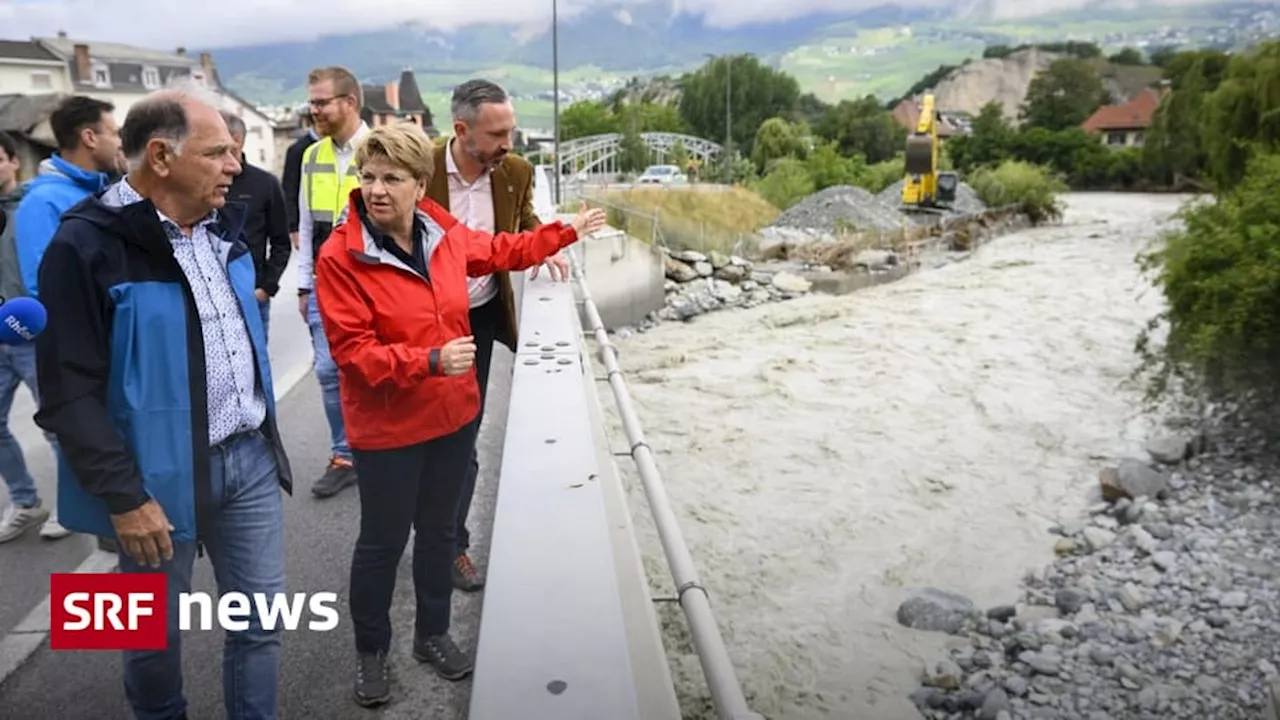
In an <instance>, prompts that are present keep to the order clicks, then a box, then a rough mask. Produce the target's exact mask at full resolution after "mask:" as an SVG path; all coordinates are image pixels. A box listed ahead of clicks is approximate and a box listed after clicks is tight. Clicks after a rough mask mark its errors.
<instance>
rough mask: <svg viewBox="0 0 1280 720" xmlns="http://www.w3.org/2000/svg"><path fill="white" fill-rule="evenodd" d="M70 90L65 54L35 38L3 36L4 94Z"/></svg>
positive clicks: (0, 78) (0, 70) (0, 72)
mask: <svg viewBox="0 0 1280 720" xmlns="http://www.w3.org/2000/svg"><path fill="white" fill-rule="evenodd" d="M70 90H71V84H70V79H69V78H68V77H67V65H66V63H65V62H63V61H62V58H60V57H58V56H57V55H54V54H53V53H52V52H50V51H49V50H48V49H46V48H45V47H44V46H42V45H40V43H37V42H35V41H34V40H0V95H14V94H28V93H30V94H40V93H61V92H69V91H70Z"/></svg>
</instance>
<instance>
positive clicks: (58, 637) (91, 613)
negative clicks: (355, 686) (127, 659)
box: [49, 572, 338, 650]
mask: <svg viewBox="0 0 1280 720" xmlns="http://www.w3.org/2000/svg"><path fill="white" fill-rule="evenodd" d="M337 602H338V594H337V593H331V592H318V593H310V594H308V593H293V595H292V597H290V596H288V595H286V594H285V593H275V594H274V595H272V596H268V595H267V594H266V593H254V594H253V595H252V597H251V596H249V595H246V594H245V593H240V592H229V593H225V594H223V595H222V596H221V597H219V598H217V600H216V601H215V600H214V598H212V597H210V595H209V593H204V592H184V593H180V594H179V595H178V603H177V609H178V623H177V626H178V630H180V631H186V630H192V629H198V630H213V629H222V630H229V631H232V632H238V631H244V630H247V629H248V628H249V620H250V619H251V618H252V617H254V616H255V615H256V616H257V618H258V619H259V620H260V622H261V624H262V627H263V628H265V629H267V630H273V629H275V628H276V627H277V626H281V627H282V629H284V630H297V629H298V628H299V627H306V628H307V629H308V630H313V631H316V632H327V631H329V630H333V629H334V628H336V627H337V626H338V611H337V610H336V609H335V608H334V607H332V606H333V605H335V604H337ZM304 609H305V610H306V611H308V612H309V614H310V615H311V616H312V619H311V620H309V621H308V622H307V623H306V624H305V626H304V625H303V623H302V615H303V612H304ZM193 616H194V617H195V619H194V620H193ZM168 628H169V585H168V581H167V578H166V577H165V575H164V574H163V573H155V572H142V573H55V574H52V575H50V576H49V647H50V649H52V650H164V649H165V648H166V647H168V642H169V636H168Z"/></svg>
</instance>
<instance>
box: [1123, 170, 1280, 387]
mask: <svg viewBox="0 0 1280 720" xmlns="http://www.w3.org/2000/svg"><path fill="white" fill-rule="evenodd" d="M1277 187H1280V155H1276V154H1269V155H1261V156H1258V157H1256V158H1254V160H1253V161H1251V162H1250V164H1249V166H1248V169H1247V171H1246V174H1245V176H1244V180H1243V182H1242V183H1241V184H1240V185H1238V186H1236V187H1235V188H1233V189H1232V190H1230V191H1228V192H1227V193H1225V194H1223V195H1221V196H1219V197H1218V198H1217V199H1216V202H1196V203H1193V204H1191V205H1188V206H1187V207H1185V208H1183V210H1182V211H1181V212H1180V213H1179V218H1180V219H1181V221H1182V223H1181V224H1182V227H1181V228H1180V229H1178V230H1175V231H1173V232H1170V233H1167V234H1166V235H1165V237H1164V243H1163V246H1162V247H1161V248H1160V249H1159V250H1156V251H1154V252H1152V253H1150V254H1147V255H1145V256H1144V257H1143V258H1142V261H1143V266H1144V268H1145V269H1146V270H1148V271H1154V272H1155V283H1156V285H1157V287H1159V288H1160V289H1161V290H1162V291H1163V292H1164V296H1165V299H1166V302H1167V305H1166V309H1165V311H1164V312H1163V313H1162V314H1161V315H1160V316H1159V317H1157V318H1156V319H1155V320H1153V321H1152V323H1151V325H1150V326H1149V327H1148V329H1147V331H1146V332H1144V333H1142V335H1141V336H1140V337H1139V340H1138V351H1139V353H1141V354H1142V355H1143V357H1144V359H1145V361H1146V362H1145V363H1144V368H1145V369H1147V370H1154V371H1155V372H1154V374H1153V377H1152V381H1153V382H1152V387H1151V388H1150V392H1151V395H1159V394H1160V393H1161V392H1162V391H1163V390H1166V389H1168V387H1169V384H1170V381H1171V380H1173V379H1178V380H1180V381H1182V382H1183V383H1185V387H1186V388H1187V389H1188V390H1191V391H1192V392H1193V393H1196V394H1203V396H1207V397H1208V399H1215V398H1223V397H1226V398H1230V399H1243V398H1244V397H1246V396H1250V395H1251V396H1253V398H1254V399H1255V400H1262V401H1265V402H1267V403H1268V404H1271V403H1274V401H1275V398H1276V397H1277V393H1276V389H1277V387H1280V382H1277V381H1278V380H1280V376H1278V375H1277V371H1280V205H1278V204H1277V203H1276V202H1275V189H1276V188H1277ZM1162 321H1163V322H1164V323H1166V324H1167V327H1166V328H1165V329H1166V331H1167V337H1166V338H1165V341H1164V344H1163V346H1162V347H1160V348H1154V347H1153V343H1152V341H1151V334H1152V333H1153V332H1154V331H1155V330H1156V329H1157V328H1158V327H1159V326H1160V324H1161V322H1162ZM1197 391H1199V392H1197Z"/></svg>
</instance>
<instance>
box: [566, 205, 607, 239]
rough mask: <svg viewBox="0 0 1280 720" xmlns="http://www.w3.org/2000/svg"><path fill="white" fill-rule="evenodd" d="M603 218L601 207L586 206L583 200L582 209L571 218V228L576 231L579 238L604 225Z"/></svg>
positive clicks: (603, 213)
mask: <svg viewBox="0 0 1280 720" xmlns="http://www.w3.org/2000/svg"><path fill="white" fill-rule="evenodd" d="M605 219H606V216H605V212H604V209H603V208H588V207H587V204H586V203H585V202H584V203H582V209H581V210H579V211H578V214H577V215H576V216H575V217H574V218H573V229H574V230H575V231H577V233H578V237H579V238H584V237H586V236H588V235H590V234H591V233H593V232H595V231H597V230H599V229H600V228H602V227H604V225H605Z"/></svg>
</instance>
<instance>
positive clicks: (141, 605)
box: [49, 573, 169, 650]
mask: <svg viewBox="0 0 1280 720" xmlns="http://www.w3.org/2000/svg"><path fill="white" fill-rule="evenodd" d="M168 594H169V586H168V580H167V578H166V577H165V576H164V574H162V573H54V574H51V575H50V576H49V647H50V649H53V650H164V649H165V648H166V647H168V644H169V635H168V626H169V622H168V620H169V618H168V609H169V603H168Z"/></svg>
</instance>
